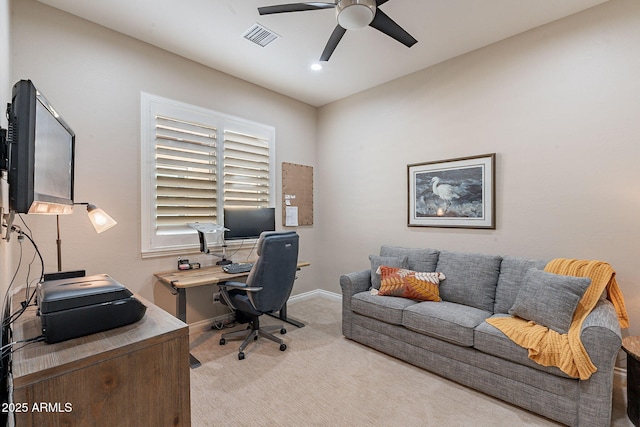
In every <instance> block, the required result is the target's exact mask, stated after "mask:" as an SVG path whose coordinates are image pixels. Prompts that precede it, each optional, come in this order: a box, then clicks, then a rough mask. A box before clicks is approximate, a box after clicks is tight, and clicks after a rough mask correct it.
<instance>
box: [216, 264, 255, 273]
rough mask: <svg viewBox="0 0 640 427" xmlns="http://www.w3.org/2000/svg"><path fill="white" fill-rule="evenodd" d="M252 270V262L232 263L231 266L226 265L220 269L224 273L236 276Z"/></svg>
mask: <svg viewBox="0 0 640 427" xmlns="http://www.w3.org/2000/svg"><path fill="white" fill-rule="evenodd" d="M252 268H253V263H252V262H237V263H236V262H234V263H233V264H227V265H225V266H223V267H222V270H224V272H225V273H229V274H238V273H247V272H249V271H251V269H252Z"/></svg>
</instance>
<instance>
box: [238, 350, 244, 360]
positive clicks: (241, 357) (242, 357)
mask: <svg viewBox="0 0 640 427" xmlns="http://www.w3.org/2000/svg"><path fill="white" fill-rule="evenodd" d="M238 360H244V352H242V351H241V352H240V353H238Z"/></svg>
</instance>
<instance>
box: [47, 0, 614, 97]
mask: <svg viewBox="0 0 640 427" xmlns="http://www.w3.org/2000/svg"><path fill="white" fill-rule="evenodd" d="M39 1H40V2H42V3H45V4H48V5H50V6H53V7H55V8H58V9H61V10H64V11H67V12H69V13H72V14H74V15H77V16H79V17H82V18H85V19H87V20H89V21H92V22H95V23H97V24H100V25H102V26H105V27H107V28H111V29H113V30H115V31H118V32H120V33H123V34H126V35H129V36H131V37H134V38H136V39H139V40H142V41H145V42H147V43H149V44H152V45H154V46H157V47H160V48H162V49H165V50H167V51H170V52H173V53H176V54H178V55H181V56H183V57H185V58H189V59H191V60H193V61H196V62H199V63H201V64H204V65H206V66H208V67H211V68H214V69H216V70H220V71H223V72H225V73H228V74H231V75H233V76H236V77H238V78H241V79H243V80H247V81H249V82H252V83H255V84H257V85H260V86H263V87H266V88H269V89H271V90H274V91H276V92H279V93H282V94H285V95H288V96H290V97H292V98H295V99H298V100H300V101H303V102H306V103H308V104H311V105H313V106H321V105H324V104H327V103H329V102H331V101H334V100H337V99H340V98H343V97H346V96H348V95H351V94H354V93H357V92H360V91H362V90H365V89H368V88H370V87H373V86H377V85H379V84H382V83H385V82H388V81H390V80H393V79H396V78H398V77H401V76H404V75H407V74H409V73H412V72H415V71H418V70H421V69H423V68H426V67H429V66H431V65H434V64H437V63H439V62H442V61H445V60H447V59H450V58H453V57H455V56H458V55H461V54H463V53H466V52H469V51H472V50H475V49H478V48H480V47H483V46H486V45H489V44H491V43H494V42H496V41H499V40H503V39H505V38H507V37H510V36H513V35H515V34H518V33H521V32H523V31H526V30H529V29H531V28H534V27H537V26H540V25H543V24H546V23H548V22H551V21H554V20H557V19H560V18H563V17H565V16H568V15H571V14H574V13H577V12H579V11H582V10H584V9H587V8H589V7H592V6H595V5H597V4H600V3H604V2H605V1H607V0H389V1H388V2H387V3H385V4H383V5H382V6H381V7H380V9H381V10H382V11H384V12H385V13H386V14H387V15H389V16H390V17H391V18H392V19H393V20H394V21H396V22H397V23H398V24H399V25H400V26H401V27H403V28H404V29H405V30H406V31H408V32H409V33H410V34H411V35H412V36H413V37H415V38H416V39H417V40H418V43H417V44H416V45H414V46H413V47H411V48H407V47H405V46H404V45H402V44H400V43H399V42H397V41H395V40H394V39H392V38H390V37H388V36H386V35H385V34H383V33H381V32H379V31H377V30H375V29H373V28H371V27H367V28H365V29H362V30H353V31H347V33H346V34H345V36H344V37H343V39H342V41H341V42H340V44H339V45H338V47H337V49H336V50H335V52H334V53H333V56H332V57H331V59H330V60H329V61H328V62H325V63H323V66H324V68H323V69H322V70H321V71H312V70H310V68H309V66H310V65H311V64H312V63H313V62H317V61H318V59H319V58H320V54H321V53H322V50H323V49H324V46H325V44H326V43H327V40H328V39H329V36H330V35H331V32H332V31H333V29H334V28H335V26H336V16H335V11H334V10H333V9H326V10H316V11H306V12H295V13H282V14H274V15H265V16H260V15H259V14H258V11H257V8H258V7H259V6H269V5H274V4H281V3H296V1H295V0H293V1H292V0H180V1H175V0H108V1H87V0H39ZM328 1H330V0H328ZM256 22H257V23H259V24H261V25H263V26H265V27H267V28H268V29H270V30H272V31H273V32H275V33H277V34H279V35H280V36H282V37H281V38H280V39H278V40H276V41H275V42H274V43H272V44H270V45H268V46H267V47H260V46H258V45H256V44H254V43H252V42H250V41H248V40H245V39H244V38H243V37H242V35H243V33H244V32H245V31H246V30H247V29H248V28H249V27H250V26H251V25H253V24H254V23H256Z"/></svg>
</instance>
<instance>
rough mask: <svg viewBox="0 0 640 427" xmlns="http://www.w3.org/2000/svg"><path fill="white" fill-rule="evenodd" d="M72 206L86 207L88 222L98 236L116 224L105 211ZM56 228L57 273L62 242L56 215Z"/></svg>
mask: <svg viewBox="0 0 640 427" xmlns="http://www.w3.org/2000/svg"><path fill="white" fill-rule="evenodd" d="M74 205H83V206H86V207H87V215H89V221H91V224H92V225H93V228H95V229H96V233H98V234H100V233H102V232H103V231H107V230H108V229H110V228H111V227H113V226H114V225H116V224H117V222H116V221H115V220H114V219H113V218H111V217H110V216H109V215H107V213H106V212H105V211H103V210H102V209H100V208H98V207H96V205H94V204H91V203H87V202H81V203H74ZM56 228H57V232H58V238H57V239H56V246H57V250H58V271H62V240H61V239H60V215H56Z"/></svg>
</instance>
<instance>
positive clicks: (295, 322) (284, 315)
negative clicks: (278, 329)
mask: <svg viewBox="0 0 640 427" xmlns="http://www.w3.org/2000/svg"><path fill="white" fill-rule="evenodd" d="M269 316H271V317H276V316H274V315H272V314H269ZM276 318H277V319H280V320H282V321H283V322H286V323H289V324H291V325H293V326H297V327H298V328H304V323H302V322H300V321H298V320H295V319H292V318H291V317H288V316H287V303H286V302H285V303H284V305H283V306H282V308H281V309H280V312H279V313H278V316H277V317H276Z"/></svg>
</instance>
